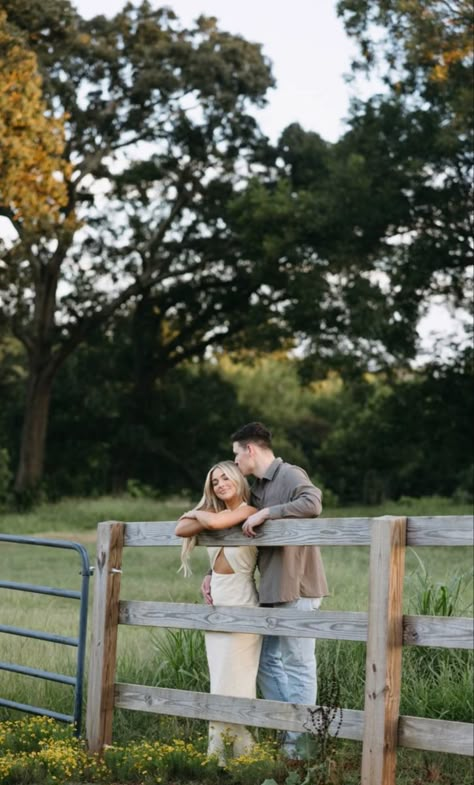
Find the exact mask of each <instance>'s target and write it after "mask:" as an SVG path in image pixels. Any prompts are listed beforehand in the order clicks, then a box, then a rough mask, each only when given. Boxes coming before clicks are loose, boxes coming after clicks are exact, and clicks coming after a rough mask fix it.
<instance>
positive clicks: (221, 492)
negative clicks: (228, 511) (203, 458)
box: [211, 469, 237, 503]
mask: <svg viewBox="0 0 474 785" xmlns="http://www.w3.org/2000/svg"><path fill="white" fill-rule="evenodd" d="M211 485H212V488H213V490H214V493H215V494H216V496H217V498H218V499H220V500H221V501H223V502H225V503H226V502H229V501H230V500H231V499H233V498H234V497H235V496H236V495H237V486H236V484H235V482H234V481H233V480H231V479H230V477H229V476H228V475H227V474H226V473H225V472H224V471H222V469H214V471H213V472H212V474H211Z"/></svg>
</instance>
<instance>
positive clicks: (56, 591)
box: [0, 534, 93, 735]
mask: <svg viewBox="0 0 474 785" xmlns="http://www.w3.org/2000/svg"><path fill="white" fill-rule="evenodd" d="M0 542H10V543H17V544H23V545H38V546H43V547H46V548H64V549H66V550H74V551H76V552H77V553H78V554H79V556H80V559H81V571H80V573H79V574H80V575H81V576H82V581H81V589H80V591H72V590H69V589H60V588H54V587H51V586H37V585H35V584H30V583H17V582H11V581H0V589H10V590H13V591H26V592H31V593H33V594H49V595H51V596H53V597H66V598H67V599H71V600H79V631H78V636H77V638H71V637H67V636H65V635H57V634H52V633H48V632H41V631H39V630H29V629H24V628H21V627H12V626H7V625H0V633H2V632H4V633H8V634H9V635H20V636H22V637H24V638H35V639H36V640H42V641H49V642H52V643H58V644H61V645H63V646H73V647H76V648H77V659H76V675H75V676H66V675H64V674H61V673H54V672H52V671H46V670H42V669H40V668H30V667H27V666H26V665H16V664H15V663H10V662H0V670H4V671H10V672H12V673H20V674H23V675H25V676H34V677H36V678H38V679H46V680H48V681H55V682H59V683H60V684H67V685H69V686H72V687H74V713H73V714H71V715H69V714H61V713H59V712H56V711H51V710H50V709H43V708H40V707H38V706H32V705H29V704H26V703H17V702H16V701H10V700H5V699H3V698H1V697H0V706H4V707H6V708H9V709H16V710H17V711H25V712H28V713H30V714H41V715H45V716H47V717H53V718H54V719H56V720H60V721H61V722H71V723H73V724H74V727H75V732H76V735H79V733H80V730H81V716H82V691H83V682H84V661H85V653H86V632H87V605H88V598H89V578H90V576H91V574H92V570H93V568H91V567H90V564H89V555H88V553H87V550H86V549H85V547H84V546H83V545H80V544H79V543H77V542H69V541H68V540H46V539H40V538H37V537H16V536H15V535H11V534H0Z"/></svg>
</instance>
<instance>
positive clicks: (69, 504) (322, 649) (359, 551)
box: [0, 497, 473, 785]
mask: <svg viewBox="0 0 474 785" xmlns="http://www.w3.org/2000/svg"><path fill="white" fill-rule="evenodd" d="M189 504H190V500H189V499H188V500H186V499H177V498H175V499H169V500H166V501H156V500H151V499H144V498H138V499H133V498H130V497H120V498H115V497H106V498H100V499H72V500H64V501H61V502H58V503H56V504H45V505H42V506H41V507H39V508H38V509H36V510H35V511H33V512H31V513H28V514H7V515H4V516H3V517H2V519H1V520H0V530H1V531H2V532H5V533H9V534H11V533H17V534H25V535H26V534H28V535H33V536H46V537H55V538H64V539H74V540H76V541H78V542H82V543H83V544H84V545H85V546H86V547H87V549H88V551H89V554H90V557H91V561H92V560H93V558H94V552H95V530H96V525H97V522H98V521H100V520H135V521H137V520H144V521H146V520H176V518H177V517H178V516H179V514H180V513H181V512H182V511H183V509H186V508H187V507H188V506H189ZM469 513H471V509H470V508H469V506H468V505H453V504H450V502H449V500H445V499H439V498H432V499H422V500H412V499H410V500H404V502H403V504H401V503H400V502H398V503H393V502H392V503H387V504H385V505H381V506H379V507H376V508H374V507H372V508H368V507H357V508H356V507H353V508H341V509H335V510H332V511H329V512H325V515H326V516H327V517H366V516H377V515H386V514H408V515H412V516H413V515H440V514H453V515H454V514H469ZM0 558H1V560H2V580H12V581H19V580H22V581H25V582H28V583H39V584H43V585H51V586H60V587H65V588H79V585H80V575H79V570H80V561H79V559H78V556H77V554H75V553H74V552H71V551H59V550H56V549H48V548H40V547H34V546H19V545H13V544H4V543H0ZM323 558H324V563H325V567H326V572H327V576H328V582H329V586H330V590H331V596H330V597H328V598H326V599H325V601H324V606H323V607H324V610H366V608H367V593H368V563H369V553H368V548H365V547H349V546H341V547H333V548H329V547H326V548H323ZM420 559H421V560H422V565H421V566H420ZM207 565H208V562H207V554H206V552H205V549H199V548H198V549H196V551H195V553H194V554H193V573H194V574H193V576H191V578H189V579H184V578H183V577H182V575H181V574H179V575H178V573H177V569H178V566H179V549H178V548H174V547H168V548H160V549H158V548H130V549H127V550H126V551H125V554H124V561H123V576H122V590H121V597H122V599H149V600H157V601H159V600H162V601H177V602H178V601H185V602H196V603H200V602H201V596H200V590H199V586H200V582H201V578H202V575H203V574H204V572H205V571H206V570H207ZM471 568H472V554H471V550H470V549H469V548H461V547H456V548H440V547H438V548H418V549H417V550H416V551H414V550H413V549H410V548H409V549H407V557H406V579H405V612H407V613H417V612H421V611H422V610H423V607H424V608H425V609H427V610H430V607H429V603H430V602H431V603H436V602H437V601H438V603H439V604H440V605H441V606H443V603H444V605H445V607H447V605H446V602H447V598H446V596H444V597H443V593H442V591H441V592H440V586H449V585H450V583H451V588H452V589H453V591H454V592H456V593H457V600H456V602H457V606H456V608H455V609H454V614H455V615H467V614H468V613H469V606H470V603H471V602H472V583H469V581H468V580H467V579H465V578H463V579H462V580H459V581H458V582H457V583H456V576H461V575H465V574H467V573H468V572H469V570H470V569H471ZM453 587H454V588H453ZM420 598H421V599H420ZM420 601H421V602H422V603H424V606H422V607H421V609H420V608H416V603H417V602H418V603H419V602H420ZM448 604H449V603H448ZM0 624H5V625H15V626H18V627H27V628H28V627H29V628H35V629H40V630H48V631H50V632H56V633H61V634H66V635H76V634H77V603H76V605H75V604H74V601H71V600H64V599H62V598H55V597H48V596H41V595H32V594H27V593H23V592H11V591H6V590H2V603H1V605H0ZM173 635H175V633H172V632H170V633H165V632H164V631H154V632H151V631H150V630H148V629H146V628H128V627H120V628H119V643H118V673H117V678H118V680H119V681H128V682H137V683H142V684H150V685H151V684H162V685H163V686H182V685H178V683H177V681H179V679H181V680H184V681H183V684H184V683H185V682H186V680H189V683H191V682H192V683H193V684H194V685H198V684H201V685H202V684H204V685H205V679H206V666H205V659H204V652H203V650H202V647H201V649H200V650H198V649H193V647H196V646H198V647H199V643H196V636H194V637H193V636H188V637H189V640H188V641H187V643H186V641H185V642H184V643H183V635H184V633H183V635H181V636H179V635H178V636H177V637H175V638H173ZM176 641H178V643H176ZM167 646H168V649H166V647H167ZM186 646H187V647H188V649H190V651H187V652H186V651H184V649H185V648H186ZM1 647H2V654H1V659H2V660H4V661H9V662H15V663H19V664H23V665H29V666H32V667H43V668H47V669H48V670H54V671H59V672H62V673H68V674H73V673H74V670H75V650H72V649H69V648H68V647H59V646H57V645H55V644H51V643H45V642H39V641H33V640H29V639H23V638H20V637H18V636H12V635H2V637H1ZM179 647H181V649H180V650H179V651H178V648H179ZM317 653H318V668H319V674H320V678H322V679H324V674H325V673H330V672H331V669H332V666H333V664H335V665H336V670H337V673H338V675H339V678H340V679H341V702H342V705H343V706H345V707H346V708H358V709H361V708H363V702H364V669H365V661H364V658H365V646H364V645H363V644H357V643H351V642H345V641H324V640H321V641H318V643H317ZM173 654H174V655H176V656H175V657H174V660H175V661H174V664H173ZM180 656H183V657H184V660H183V662H180V661H179V657H180ZM403 656H404V671H403V691H402V705H401V713H402V714H411V715H415V716H426V717H441V716H443V717H444V718H446V719H453V720H460V721H471V712H472V707H471V701H470V696H471V695H472V681H471V680H472V670H473V665H472V654H471V653H467V652H464V651H448V650H433V649H422V648H415V647H410V648H409V649H407V650H405V651H404V655H403ZM186 657H187V659H186ZM196 660H197V662H196ZM173 669H174V670H173ZM203 678H204V681H203ZM188 686H189V684H188ZM193 688H198V687H197V686H195V687H193ZM199 688H202V686H201V687H199ZM0 696H1V697H4V698H7V699H10V700H17V701H20V702H25V703H34V704H35V705H38V706H43V707H49V708H53V709H55V710H57V711H62V712H65V713H70V712H71V711H72V690H71V689H70V688H68V687H64V686H60V685H56V684H54V683H51V682H44V681H40V680H37V679H33V678H31V677H26V676H18V675H14V674H10V673H8V672H5V671H0ZM4 716H8V712H6V711H5V710H2V709H0V719H1V718H2V717H4ZM17 716H18V715H17ZM205 730H206V725H205V723H200V722H192V721H189V720H181V719H178V718H168V717H159V716H156V717H154V716H151V717H150V715H142V714H139V713H135V712H124V711H117V712H116V718H115V725H114V738H116V739H117V740H119V741H122V742H125V741H129V740H132V739H141V738H157V737H159V738H172V737H173V736H176V735H180V734H181V737H183V735H185V734H187V733H191V734H196V733H205ZM261 735H262V737H263V738H267V737H268V736H270V737H271V735H272V734H271V733H268V732H262V733H261ZM344 749H347V750H351V749H357V753H354V755H357V756H359V755H360V745H357V744H356V745H353V746H352V747H351V745H350V744H348V745H345V747H344ZM350 754H352V753H350ZM350 754H349V753H348V755H349V757H350ZM399 756H400V766H399V768H400V774H399V776H400V777H402V776H404V775H402V773H401V772H402V771H403V770H404V767H405V768H406V772H407V773H406V777H408V776H409V771H410V767H411V766H413V765H414V764H413V761H415V760H416V761H418V762H417V764H416V765H417V766H418V768H419V769H420V767H425V769H426V771H428V770H429V771H438V769H439V771H440V772H441V773H440V774H439V778H438V779H433V777H432V776H431V774H430V775H429V776H428V774H427V775H426V777H425V780H423V778H421V779H420V780H419V781H420V782H423V781H426V782H428V781H433V782H440V783H444V782H449V781H450V780H449V779H443V777H445V776H446V777H448V774H446V772H448V771H450V769H451V768H452V767H453V766H454V763H453V761H454V762H456V761H458V762H459V761H460V760H461V759H459V758H458V757H457V756H454V757H453V756H446V755H445V756H438V757H436V756H433V755H431V754H430V755H428V756H426V755H424V754H422V753H415V751H409V750H403V751H400V753H399ZM404 761H411V763H407V764H406V766H405V763H404ZM433 761H435V762H434V763H433ZM440 761H441V763H440ZM430 766H432V767H434V768H432V769H430ZM443 767H444V768H443ZM420 770H421V769H420ZM443 772H444V773H443ZM420 776H421V775H420ZM433 776H434V775H433ZM463 776H464V775H463ZM430 777H431V779H430ZM350 781H351V780H350V779H349V775H348V777H347V782H348V783H349V782H350ZM355 781H356V780H354V782H355ZM405 781H406V782H416V780H415V779H413V780H409V779H400V782H401V783H402V782H405ZM465 781H466V782H467V781H468V779H467V778H466V779H465ZM454 782H456V785H457V783H461V782H463V779H462V777H461V776H460V777H459V779H458V780H453V783H454Z"/></svg>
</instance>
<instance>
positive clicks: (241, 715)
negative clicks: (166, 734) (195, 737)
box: [115, 684, 363, 741]
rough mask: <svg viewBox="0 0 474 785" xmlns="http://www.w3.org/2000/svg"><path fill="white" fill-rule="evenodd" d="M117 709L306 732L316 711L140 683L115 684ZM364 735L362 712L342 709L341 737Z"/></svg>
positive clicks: (300, 706)
mask: <svg viewBox="0 0 474 785" xmlns="http://www.w3.org/2000/svg"><path fill="white" fill-rule="evenodd" d="M115 706H116V707H117V708H121V709H133V710H136V711H146V712H151V713H153V714H169V715H173V716H176V715H178V716H180V717H191V718H194V719H203V720H219V722H235V723H237V724H240V725H256V726H258V727H259V728H276V729H277V730H294V731H304V730H306V729H307V728H306V723H307V722H308V720H309V719H310V715H309V711H308V710H309V709H314V706H303V705H295V704H292V703H282V702H280V701H264V700H256V699H251V698H234V697H229V696H226V695H210V694H209V693H205V692H191V691H189V690H173V689H168V688H165V687H145V686H143V685H141V684H116V685H115ZM362 732H363V712H362V711H356V710H352V709H343V715H342V725H341V729H340V732H339V734H338V736H339V737H340V738H343V739H352V740H354V741H360V740H361V739H362Z"/></svg>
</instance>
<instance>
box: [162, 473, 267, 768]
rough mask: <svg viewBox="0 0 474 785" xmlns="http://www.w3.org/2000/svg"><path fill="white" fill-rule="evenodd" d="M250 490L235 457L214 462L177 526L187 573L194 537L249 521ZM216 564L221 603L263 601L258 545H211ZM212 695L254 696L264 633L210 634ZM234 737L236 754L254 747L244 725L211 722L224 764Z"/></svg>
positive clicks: (214, 587) (216, 598)
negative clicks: (197, 499)
mask: <svg viewBox="0 0 474 785" xmlns="http://www.w3.org/2000/svg"><path fill="white" fill-rule="evenodd" d="M249 498H250V489H249V486H248V483H247V480H246V479H245V477H244V476H243V475H242V474H241V473H240V471H239V469H238V468H237V466H236V465H235V464H234V463H233V462H232V461H222V463H217V464H216V465H215V466H213V467H212V468H211V469H210V471H209V472H208V475H207V477H206V482H205V484H204V494H203V497H202V499H201V501H200V502H199V504H198V505H197V507H196V508H195V509H193V510H190V511H189V512H186V513H184V515H182V516H181V518H180V520H179V522H178V525H177V527H176V534H177V535H178V536H179V537H186V538H187V539H186V541H185V542H184V543H183V547H182V551H181V563H182V568H183V570H184V574H185V575H188V574H189V573H190V569H189V556H190V552H191V551H192V548H193V547H194V545H195V535H197V534H199V533H200V532H202V531H204V530H205V529H210V530H218V529H229V528H231V527H232V526H235V525H236V524H238V523H242V522H243V521H245V520H246V519H247V518H248V517H249V515H252V514H253V513H254V512H256V508H255V507H252V506H251V505H249V503H248V501H249ZM207 550H208V552H209V558H210V562H211V569H212V573H211V592H212V598H213V602H214V603H215V604H216V605H238V606H251V607H255V606H257V605H258V596H257V590H256V587H255V578H254V574H255V565H256V562H257V548H256V547H255V546H253V545H244V546H241V547H234V548H233V547H223V546H217V547H213V548H208V549H207ZM205 642H206V654H207V661H208V664H209V674H210V681H211V693H214V694H218V695H231V696H233V697H242V698H255V697H256V681H257V670H258V663H259V658H260V649H261V646H262V637H261V635H254V634H248V633H234V632H206V633H205ZM228 738H232V739H233V753H234V755H235V756H237V757H238V756H240V755H244V754H246V753H247V752H249V751H250V749H251V748H252V746H253V744H254V740H253V738H252V735H251V734H250V732H249V731H248V730H247V729H246V728H245V727H244V726H243V725H237V724H229V723H224V722H211V723H210V724H209V745H208V754H209V755H216V756H217V758H218V759H219V763H220V765H225V763H226V760H225V747H226V740H227V739H228Z"/></svg>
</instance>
